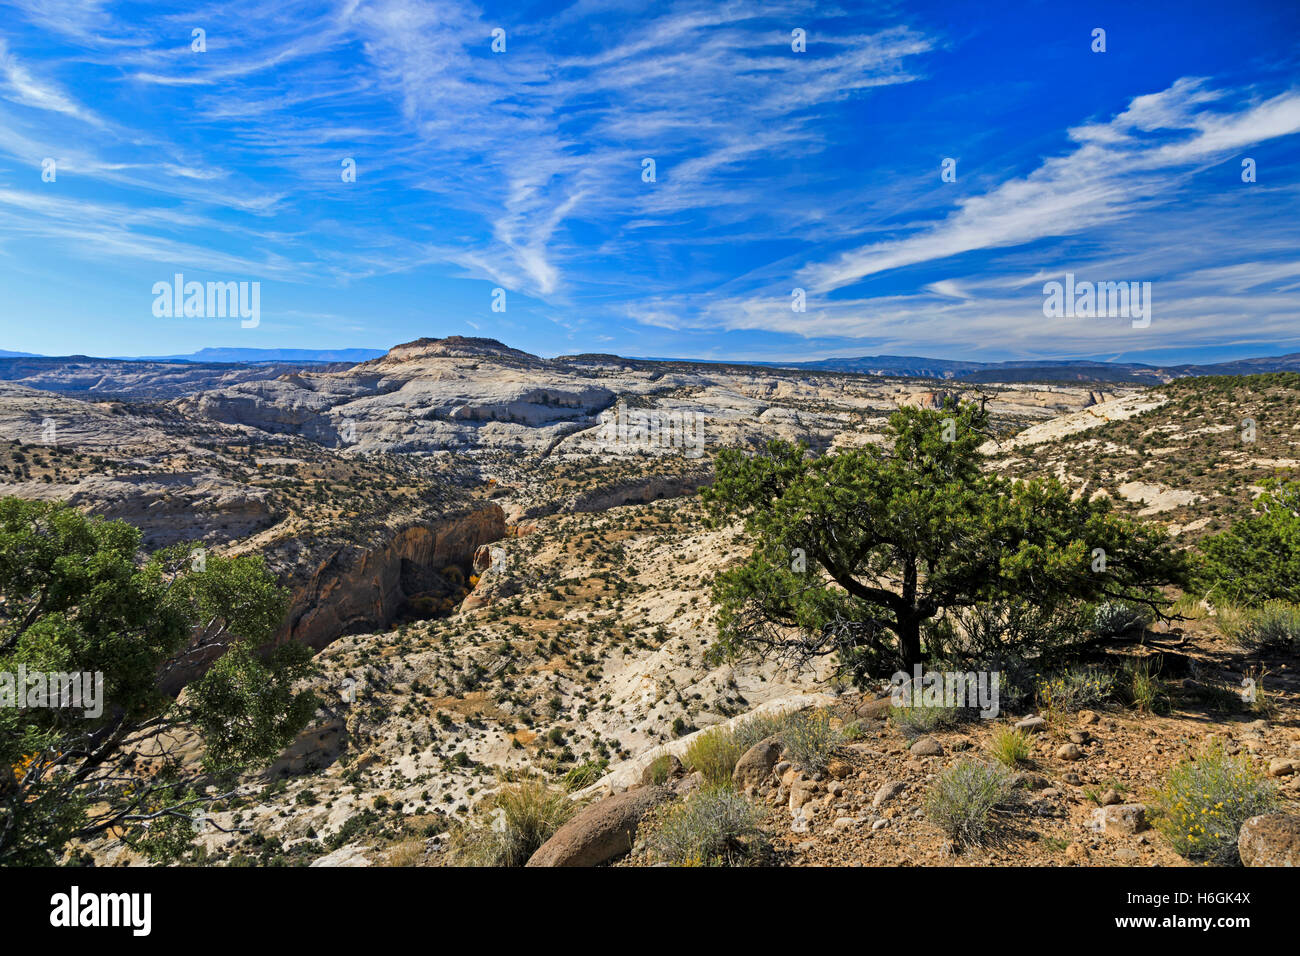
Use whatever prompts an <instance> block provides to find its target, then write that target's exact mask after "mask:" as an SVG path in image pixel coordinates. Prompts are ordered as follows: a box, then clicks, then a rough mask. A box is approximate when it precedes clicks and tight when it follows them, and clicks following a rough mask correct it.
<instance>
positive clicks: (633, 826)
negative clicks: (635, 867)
mask: <svg viewBox="0 0 1300 956" xmlns="http://www.w3.org/2000/svg"><path fill="white" fill-rule="evenodd" d="M672 795H673V792H672V791H671V790H669V789H668V788H667V787H638V788H637V789H635V790H628V791H625V792H623V793H619V794H615V795H614V796H612V797H606V798H605V799H604V800H601V801H599V802H597V803H593V804H592V805H591V806H589V807H586V808H585V809H582V810H580V811H578V814H577V816H575V817H574V818H573V819H572V820H570V821H569V822H568V823H566V824H565V825H564V826H562V827H560V829H559V830H557V831H555V835H554V836H552V837H551V838H550V839H549V840H547V841H546V842H545V843H543V844H542V845H541V846H540V847H539V848H538V850H537V852H536V853H534V854H533V855H532V856H531V857H530V858H529V860H528V864H527V865H528V866H599V865H600V864H601V863H606V862H608V861H610V860H612V859H614V858H615V857H617V856H621V855H622V854H624V853H626V852H628V851H629V850H631V849H632V843H633V841H634V840H635V839H636V830H637V827H638V826H639V825H640V823H641V819H642V818H643V817H644V816H645V815H646V814H647V813H648V812H649V811H650V810H652V809H653V808H654V807H656V806H657V805H659V804H660V803H663V802H664V801H665V800H668V799H669V798H671V797H672Z"/></svg>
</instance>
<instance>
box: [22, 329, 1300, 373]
mask: <svg viewBox="0 0 1300 956" xmlns="http://www.w3.org/2000/svg"><path fill="white" fill-rule="evenodd" d="M415 354H425V355H430V356H439V355H441V356H446V357H456V356H460V357H470V356H479V357H484V358H489V357H495V358H498V359H502V360H508V361H514V362H520V361H523V362H526V363H534V362H536V363H542V364H545V363H547V362H554V363H557V364H560V365H568V364H572V363H579V364H596V365H600V364H620V363H622V364H627V363H636V364H666V365H670V364H686V365H726V366H733V367H737V366H750V367H759V368H782V369H790V370H793V371H809V372H839V373H851V374H858V375H875V376H886V377H900V378H923V379H937V380H941V381H963V382H972V383H994V382H1001V383H1020V382H1061V383H1119V384H1128V385H1159V384H1161V383H1163V382H1169V381H1172V380H1174V379H1177V378H1186V377H1188V376H1204V375H1254V374H1259V373H1262V372H1300V352H1292V353H1289V354H1287V355H1277V356H1259V357H1255V358H1246V359H1234V360H1232V361H1226V362H1214V363H1209V364H1194V363H1184V364H1169V365H1148V364H1145V363H1142V362H1104V361H1093V360H1087V359H1079V360H1075V359H1022V360H1015V361H1007V362H976V361H961V360H955V359H939V358H929V357H926V356H916V355H863V356H857V357H848V358H827V359H817V360H815V361H810V362H771V361H748V362H746V361H738V360H726V359H698V358H670V357H654V358H649V357H646V358H629V357H624V356H618V355H612V354H606V353H582V354H579V355H559V356H556V357H555V358H554V359H549V360H548V359H543V358H540V357H538V356H536V355H532V354H530V353H528V352H524V351H521V350H519V349H515V348H511V347H510V346H508V345H506V344H505V343H503V342H500V341H498V340H496V339H490V338H478V337H467V336H460V335H450V336H447V337H445V338H432V337H425V338H420V339H416V340H415V341H412V342H405V343H402V344H400V345H395V346H393V347H392V348H391V349H387V350H385V349H366V348H349V349H243V348H204V349H200V350H198V351H197V352H190V353H188V354H184V355H160V356H149V357H137V358H128V357H120V358H102V359H96V358H90V357H88V356H84V355H74V356H36V355H29V354H27V353H22V352H6V351H3V350H0V363H3V365H4V367H5V368H4V371H3V372H0V378H14V377H17V376H15V375H14V374H13V371H12V370H11V368H10V367H11V366H12V367H13V368H19V367H26V366H29V365H30V363H42V364H44V363H50V362H55V363H57V362H76V363H92V364H93V363H96V362H104V363H139V364H141V365H144V364H148V363H170V364H173V365H176V364H183V365H195V366H216V365H227V366H241V365H242V366H266V367H269V366H292V365H313V366H318V365H338V366H347V365H357V364H360V363H363V362H376V361H379V362H382V361H384V360H390V361H392V360H405V359H407V358H409V357H410V356H412V355H415ZM6 373H7V374H6Z"/></svg>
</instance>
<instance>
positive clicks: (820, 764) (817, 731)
mask: <svg viewBox="0 0 1300 956" xmlns="http://www.w3.org/2000/svg"><path fill="white" fill-rule="evenodd" d="M843 741H844V737H843V735H842V734H841V733H840V732H839V731H838V730H837V729H836V728H834V727H832V726H831V715H830V714H828V713H827V712H826V711H824V710H816V711H804V712H802V713H797V714H790V715H789V716H788V718H787V723H786V727H785V730H784V731H782V733H781V742H782V743H783V744H785V758H786V759H787V760H789V761H790V762H791V763H795V764H798V765H799V766H801V767H803V768H804V769H805V770H808V771H812V772H814V773H816V772H818V771H822V770H825V769H826V765H827V764H828V763H830V759H831V755H832V754H834V752H835V748H836V747H838V746H839V745H840V744H841V743H843Z"/></svg>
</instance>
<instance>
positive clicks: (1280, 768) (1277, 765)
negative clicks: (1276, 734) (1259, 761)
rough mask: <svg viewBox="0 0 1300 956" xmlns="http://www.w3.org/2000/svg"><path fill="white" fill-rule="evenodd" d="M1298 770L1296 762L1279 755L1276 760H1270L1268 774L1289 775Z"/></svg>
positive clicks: (1273, 775)
mask: <svg viewBox="0 0 1300 956" xmlns="http://www.w3.org/2000/svg"><path fill="white" fill-rule="evenodd" d="M1295 772H1296V762H1295V761H1294V760H1287V759H1285V758H1282V757H1279V758H1278V759H1276V760H1270V761H1269V762H1268V775H1269V776H1270V777H1289V776H1291V774H1293V773H1295Z"/></svg>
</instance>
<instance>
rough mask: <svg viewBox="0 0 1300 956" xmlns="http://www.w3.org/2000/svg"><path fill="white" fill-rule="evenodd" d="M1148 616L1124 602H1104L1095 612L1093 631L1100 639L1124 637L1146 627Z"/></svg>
mask: <svg viewBox="0 0 1300 956" xmlns="http://www.w3.org/2000/svg"><path fill="white" fill-rule="evenodd" d="M1148 620H1149V617H1148V615H1147V614H1146V612H1144V611H1143V610H1142V609H1140V608H1138V607H1136V606H1134V605H1132V604H1125V603H1124V602H1123V601H1103V602H1102V603H1101V604H1098V605H1097V607H1096V609H1095V610H1094V611H1093V616H1092V629H1093V631H1094V632H1095V633H1096V634H1097V635H1098V636H1099V637H1123V636H1124V635H1126V634H1130V633H1132V632H1133V631H1136V630H1140V629H1141V628H1143V627H1146V625H1147V622H1148Z"/></svg>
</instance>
